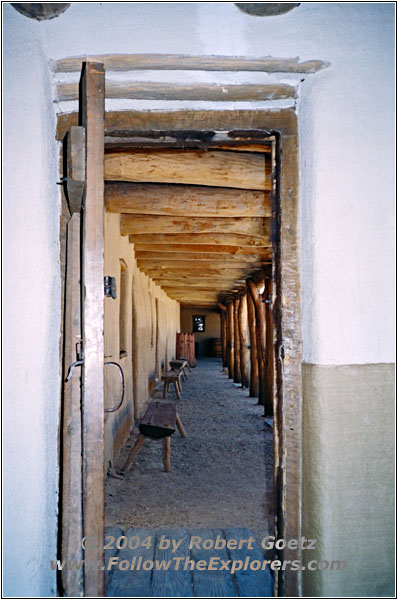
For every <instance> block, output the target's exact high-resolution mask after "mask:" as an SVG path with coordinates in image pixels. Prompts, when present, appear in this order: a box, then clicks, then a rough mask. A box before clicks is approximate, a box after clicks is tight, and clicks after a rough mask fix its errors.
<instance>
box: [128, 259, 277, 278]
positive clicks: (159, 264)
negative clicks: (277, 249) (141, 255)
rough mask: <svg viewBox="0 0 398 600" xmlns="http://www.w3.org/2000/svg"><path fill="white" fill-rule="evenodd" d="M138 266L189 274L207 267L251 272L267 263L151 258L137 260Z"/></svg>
mask: <svg viewBox="0 0 398 600" xmlns="http://www.w3.org/2000/svg"><path fill="white" fill-rule="evenodd" d="M137 264H138V268H139V269H142V270H144V271H146V270H147V269H160V270H161V271H174V272H177V271H178V272H180V271H181V272H184V273H185V272H186V273H187V274H189V273H190V272H192V271H191V270H192V269H195V270H198V269H200V270H203V271H205V272H206V271H208V270H209V269H219V270H224V269H228V270H231V269H238V270H239V271H240V272H245V271H251V272H253V271H254V270H255V269H261V268H262V267H263V266H264V265H266V264H268V263H267V262H261V261H260V262H256V261H253V262H248V263H237V262H227V261H211V260H207V261H196V260H187V261H183V260H175V261H168V262H165V261H155V260H153V259H150V260H142V259H140V260H138V261H137Z"/></svg>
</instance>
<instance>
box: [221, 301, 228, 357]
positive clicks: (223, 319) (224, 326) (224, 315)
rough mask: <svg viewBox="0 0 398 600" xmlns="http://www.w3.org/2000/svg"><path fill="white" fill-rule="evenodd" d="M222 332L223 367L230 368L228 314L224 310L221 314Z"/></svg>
mask: <svg viewBox="0 0 398 600" xmlns="http://www.w3.org/2000/svg"><path fill="white" fill-rule="evenodd" d="M221 331H222V337H221V342H222V356H223V358H222V366H223V367H224V368H225V367H228V356H227V312H226V310H225V309H224V310H222V312H221Z"/></svg>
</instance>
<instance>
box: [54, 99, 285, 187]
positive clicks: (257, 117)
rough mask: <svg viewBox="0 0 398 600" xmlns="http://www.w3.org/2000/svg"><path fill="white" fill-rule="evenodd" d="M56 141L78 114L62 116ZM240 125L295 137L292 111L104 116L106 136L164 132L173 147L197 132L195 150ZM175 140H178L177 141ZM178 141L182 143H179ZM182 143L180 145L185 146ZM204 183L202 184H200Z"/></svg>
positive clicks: (112, 113)
mask: <svg viewBox="0 0 398 600" xmlns="http://www.w3.org/2000/svg"><path fill="white" fill-rule="evenodd" d="M57 123H58V124H57V139H58V140H62V139H63V138H64V136H65V134H66V132H67V131H68V130H69V129H70V127H71V126H72V125H78V113H77V112H70V113H61V114H60V115H59V116H58V121H57ZM242 123H244V124H245V129H246V130H254V131H257V130H261V131H263V135H264V139H265V136H266V134H267V133H268V135H269V136H272V132H273V131H279V130H280V129H283V131H284V133H285V135H295V133H296V112H295V110H294V109H293V108H285V109H281V110H279V111H275V110H257V111H253V110H245V109H236V110H217V111H214V110H213V111H211V110H210V111H199V110H193V109H190V110H177V111H164V112H155V111H146V112H143V111H141V110H123V111H108V112H106V113H105V133H106V136H110V137H115V136H116V137H117V136H122V137H128V136H131V135H136V134H140V135H141V136H142V134H143V133H145V134H146V135H147V134H148V132H151V139H152V140H154V139H156V138H153V135H154V134H156V133H159V135H160V136H161V137H163V136H164V134H165V133H166V132H168V133H170V134H172V135H173V136H174V138H175V139H174V141H173V145H175V144H176V141H177V143H178V133H179V132H184V131H190V132H192V131H197V132H198V136H199V138H198V139H197V140H196V141H194V143H195V144H196V145H197V146H201V145H202V143H203V142H202V141H201V139H200V135H203V132H205V133H207V132H209V131H210V132H212V135H214V130H215V129H216V130H220V131H225V132H226V133H227V135H229V130H236V129H240V130H241V129H242ZM176 136H177V137H176ZM256 139H258V134H257V133H256V134H255V135H254V136H253V137H250V135H247V136H246V137H245V142H246V143H250V141H251V140H253V141H255V140H256ZM180 141H181V140H180ZM185 143H186V142H185V140H182V145H183V146H184V145H185ZM207 146H211V137H210V139H209V141H206V147H207ZM202 183H203V182H202Z"/></svg>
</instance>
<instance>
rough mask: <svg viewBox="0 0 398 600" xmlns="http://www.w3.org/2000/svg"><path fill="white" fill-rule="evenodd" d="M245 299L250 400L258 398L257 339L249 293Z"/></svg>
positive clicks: (252, 304)
mask: <svg viewBox="0 0 398 600" xmlns="http://www.w3.org/2000/svg"><path fill="white" fill-rule="evenodd" d="M246 299H247V319H248V325H249V339H250V388H249V396H250V398H257V397H258V362H257V339H256V317H255V309H254V302H253V300H252V297H251V294H250V292H247V294H246Z"/></svg>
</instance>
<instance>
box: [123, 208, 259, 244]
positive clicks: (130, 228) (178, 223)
mask: <svg viewBox="0 0 398 600" xmlns="http://www.w3.org/2000/svg"><path fill="white" fill-rule="evenodd" d="M120 232H121V234H122V235H134V234H143V235H144V234H153V235H156V234H158V233H159V234H163V233H165V234H169V233H172V234H173V233H182V234H188V233H222V234H225V233H227V234H228V233H236V234H239V235H242V234H243V235H250V236H252V237H255V238H260V239H264V238H265V239H269V237H270V234H271V221H270V219H266V218H262V217H229V218H226V219H224V218H223V217H208V218H205V217H189V216H188V215H187V216H186V217H169V216H164V215H125V214H122V215H121V217H120Z"/></svg>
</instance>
